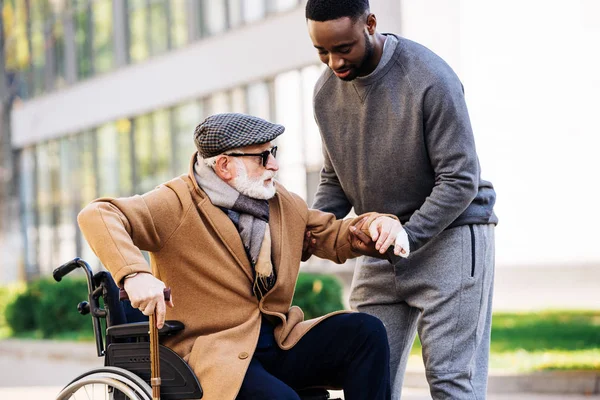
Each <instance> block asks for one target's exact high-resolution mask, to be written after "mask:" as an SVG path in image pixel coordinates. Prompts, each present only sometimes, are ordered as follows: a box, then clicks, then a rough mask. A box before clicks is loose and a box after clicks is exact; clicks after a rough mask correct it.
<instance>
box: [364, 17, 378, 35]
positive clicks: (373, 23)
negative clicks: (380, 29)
mask: <svg viewBox="0 0 600 400" xmlns="http://www.w3.org/2000/svg"><path fill="white" fill-rule="evenodd" d="M366 25H367V26H366V28H367V32H368V33H369V35H374V34H375V31H376V30H377V17H375V14H369V15H367V24H366Z"/></svg>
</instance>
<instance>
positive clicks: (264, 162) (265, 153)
mask: <svg viewBox="0 0 600 400" xmlns="http://www.w3.org/2000/svg"><path fill="white" fill-rule="evenodd" d="M226 155H227V156H231V157H260V158H261V159H262V166H263V167H266V166H267V162H268V161H269V155H272V156H273V158H275V157H277V146H273V147H271V149H270V150H265V151H263V152H262V153H229V154H226Z"/></svg>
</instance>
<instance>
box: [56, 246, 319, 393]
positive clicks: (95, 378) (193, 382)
mask: <svg viewBox="0 0 600 400" xmlns="http://www.w3.org/2000/svg"><path fill="white" fill-rule="evenodd" d="M77 268H82V269H83V270H84V272H85V275H86V279H87V285H88V300H87V301H82V302H81V303H79V304H78V306H77V310H78V311H79V313H80V314H82V315H86V314H91V317H92V323H93V329H94V338H95V342H96V352H97V354H98V357H104V367H100V368H94V369H92V370H90V371H87V372H85V373H83V374H81V375H79V376H78V377H76V378H75V379H73V380H72V381H71V382H70V383H69V384H68V385H66V386H65V388H64V389H63V390H62V391H61V392H60V393H59V395H58V396H57V400H63V399H70V398H72V397H71V396H72V395H73V393H76V392H77V391H78V390H81V388H85V391H86V393H88V395H89V391H88V389H87V387H89V386H90V385H91V386H92V389H91V390H96V385H99V386H100V387H105V388H106V391H104V389H102V391H103V393H104V394H106V393H107V392H108V394H109V395H110V396H111V397H110V398H111V399H114V400H121V399H133V400H151V399H153V397H152V389H151V387H150V342H149V341H150V339H149V323H148V322H147V321H146V322H131V323H118V322H117V321H118V320H119V318H118V317H120V319H121V320H124V319H125V316H124V314H123V313H122V307H121V305H120V304H119V288H118V287H117V285H116V284H115V282H114V280H113V279H112V276H111V275H110V273H108V272H105V271H101V272H98V273H97V274H95V275H94V274H93V272H92V268H91V267H90V265H89V264H88V263H87V262H85V261H84V260H82V259H81V258H79V257H77V258H75V259H73V260H71V261H69V262H67V263H65V264H63V265H61V266H60V267H58V268H56V269H55V270H54V272H53V274H52V275H53V277H54V279H55V280H56V281H57V282H60V281H61V279H62V278H63V277H64V276H65V275H67V274H69V273H70V272H72V271H73V270H75V269H77ZM100 297H102V298H103V301H104V308H101V307H100ZM119 312H121V315H117V314H119ZM101 319H105V321H106V332H105V334H104V335H103V332H102V322H101ZM183 329H184V325H183V323H181V322H180V321H165V324H164V326H163V327H162V328H161V329H160V330H159V331H158V335H159V338H161V337H166V336H170V335H174V334H176V333H177V332H180V331H182V330H183ZM105 341H106V347H105V344H104V342H105ZM159 354H160V376H161V381H162V384H161V387H160V392H161V393H160V398H161V399H162V400H184V399H201V398H202V396H203V392H202V387H201V385H200V382H199V381H198V378H197V377H196V375H195V374H194V372H193V371H192V369H191V368H190V366H189V365H188V364H187V363H186V362H185V361H184V360H183V359H182V358H181V357H180V356H179V355H178V354H176V353H175V352H174V351H172V350H171V349H169V348H168V347H166V346H163V345H159ZM297 393H298V395H299V396H300V398H301V400H326V399H329V392H327V391H326V390H324V389H307V390H302V391H298V392H297ZM103 398H104V397H103Z"/></svg>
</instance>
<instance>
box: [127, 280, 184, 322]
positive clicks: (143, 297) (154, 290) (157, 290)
mask: <svg viewBox="0 0 600 400" xmlns="http://www.w3.org/2000/svg"><path fill="white" fill-rule="evenodd" d="M124 287H125V291H126V292H127V295H128V296H129V300H130V301H131V306H132V307H134V308H138V309H140V311H142V312H143V313H144V315H151V314H153V313H155V312H156V327H157V328H159V329H160V328H162V327H163V325H164V323H165V314H166V311H167V309H166V306H165V299H164V294H163V290H164V288H165V284H164V283H163V282H162V281H160V280H158V279H156V278H155V277H154V276H153V275H152V274H148V273H139V274H137V275H135V276H132V277H131V278H127V279H125V285H124ZM166 304H167V305H168V306H169V307H173V306H174V305H173V296H171V300H169V301H168V302H166Z"/></svg>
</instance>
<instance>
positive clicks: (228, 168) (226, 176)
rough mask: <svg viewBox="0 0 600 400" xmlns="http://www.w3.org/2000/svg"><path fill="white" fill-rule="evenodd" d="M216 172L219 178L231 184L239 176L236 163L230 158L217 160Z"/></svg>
mask: <svg viewBox="0 0 600 400" xmlns="http://www.w3.org/2000/svg"><path fill="white" fill-rule="evenodd" d="M214 170H215V173H216V174H217V176H218V177H219V178H221V179H222V180H223V181H225V182H229V181H231V180H233V179H234V178H235V177H236V176H237V173H236V167H235V163H234V162H233V160H232V159H231V158H230V157H219V158H217V161H216V162H215V166H214Z"/></svg>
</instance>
